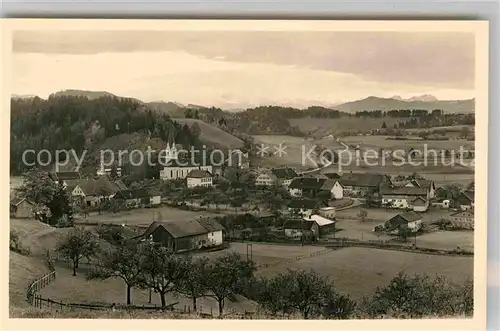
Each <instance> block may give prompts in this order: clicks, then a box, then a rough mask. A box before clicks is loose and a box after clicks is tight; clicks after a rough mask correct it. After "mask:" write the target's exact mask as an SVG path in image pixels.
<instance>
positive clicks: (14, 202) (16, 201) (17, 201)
mask: <svg viewBox="0 0 500 331" xmlns="http://www.w3.org/2000/svg"><path fill="white" fill-rule="evenodd" d="M24 201H26V202H27V203H29V204H30V205H33V202H31V201H29V200H27V199H26V198H21V197H15V198H13V199H12V200H10V204H11V205H14V206H19V205H20V204H21V203H22V202H24Z"/></svg>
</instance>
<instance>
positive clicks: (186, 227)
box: [138, 219, 224, 252]
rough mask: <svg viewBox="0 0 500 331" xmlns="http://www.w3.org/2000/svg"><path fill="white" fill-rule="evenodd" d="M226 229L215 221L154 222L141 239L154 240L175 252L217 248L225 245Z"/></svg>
mask: <svg viewBox="0 0 500 331" xmlns="http://www.w3.org/2000/svg"><path fill="white" fill-rule="evenodd" d="M223 231H224V228H223V227H222V225H220V224H219V223H218V222H216V221H215V220H211V219H199V220H191V221H171V222H168V221H162V222H153V223H151V225H150V226H149V227H148V228H147V229H146V231H145V232H144V233H143V234H142V235H141V236H139V237H138V238H139V239H143V240H152V241H154V242H157V243H161V244H162V245H163V246H165V247H168V248H170V249H172V250H173V251H174V252H183V251H191V250H196V249H201V248H209V247H217V246H221V245H222V244H223Z"/></svg>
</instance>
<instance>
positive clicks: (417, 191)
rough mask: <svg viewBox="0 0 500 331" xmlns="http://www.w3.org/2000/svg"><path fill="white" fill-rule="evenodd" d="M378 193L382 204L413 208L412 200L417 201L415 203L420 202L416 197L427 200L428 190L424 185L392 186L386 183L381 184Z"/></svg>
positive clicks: (390, 206) (389, 206) (391, 206)
mask: <svg viewBox="0 0 500 331" xmlns="http://www.w3.org/2000/svg"><path fill="white" fill-rule="evenodd" d="M380 195H381V197H382V205H383V206H386V207H388V208H399V209H408V208H413V202H414V201H416V202H417V205H419V204H421V203H420V202H419V201H420V200H421V199H418V200H416V199H417V198H418V197H420V198H422V199H425V200H426V201H429V191H428V189H427V188H425V187H413V186H409V187H408V186H394V185H392V184H390V183H386V184H384V185H381V187H380ZM427 205H428V202H427ZM419 207H422V206H419Z"/></svg>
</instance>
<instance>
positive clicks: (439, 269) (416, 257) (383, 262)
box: [257, 247, 474, 300]
mask: <svg viewBox="0 0 500 331" xmlns="http://www.w3.org/2000/svg"><path fill="white" fill-rule="evenodd" d="M473 262H474V259H473V258H472V257H450V256H440V255H426V254H417V253H407V252H399V251H387V250H380V249H368V248H358V247H350V248H343V249H340V250H336V251H331V252H329V253H327V254H323V255H319V256H316V257H311V258H308V259H303V260H298V261H293V262H288V263H283V264H279V265H277V266H275V267H270V268H266V269H262V270H260V271H258V272H257V274H258V275H261V276H264V277H272V276H273V275H276V274H277V273H279V272H284V271H286V270H287V269H288V268H290V269H293V270H297V269H300V270H308V269H312V270H314V271H316V272H318V273H320V274H322V275H324V276H328V277H331V279H332V280H333V282H334V284H335V286H336V287H337V289H338V290H339V291H341V292H343V293H348V294H349V295H350V296H351V297H352V298H353V299H354V300H359V299H361V298H362V296H363V295H370V294H373V292H374V291H375V289H376V287H377V286H380V285H386V284H387V283H388V282H389V281H390V280H391V278H392V277H394V276H395V275H396V274H397V273H398V272H400V271H405V272H406V273H407V274H410V275H411V274H416V273H418V274H424V273H425V274H427V275H429V276H435V275H436V274H440V275H443V276H446V277H447V278H449V279H450V280H452V281H455V282H462V281H464V280H465V279H466V277H472V275H473Z"/></svg>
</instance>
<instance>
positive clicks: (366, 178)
mask: <svg viewBox="0 0 500 331" xmlns="http://www.w3.org/2000/svg"><path fill="white" fill-rule="evenodd" d="M386 180H387V178H386V177H385V176H384V175H380V174H367V173H361V174H353V173H352V172H351V173H348V174H343V175H342V176H340V179H339V182H340V184H342V186H343V187H344V195H346V196H366V195H371V194H373V193H375V192H378V191H379V187H380V185H381V184H382V183H384V182H385V181H386Z"/></svg>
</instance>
